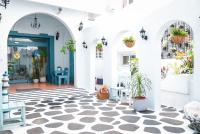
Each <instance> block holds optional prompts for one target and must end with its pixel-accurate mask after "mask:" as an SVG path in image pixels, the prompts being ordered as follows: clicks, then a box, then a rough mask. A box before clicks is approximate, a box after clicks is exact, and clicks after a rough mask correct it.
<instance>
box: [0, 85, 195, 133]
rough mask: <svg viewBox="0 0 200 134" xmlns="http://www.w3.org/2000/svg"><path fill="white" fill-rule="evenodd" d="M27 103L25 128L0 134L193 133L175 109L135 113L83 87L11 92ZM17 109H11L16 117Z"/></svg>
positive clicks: (181, 114) (164, 108)
mask: <svg viewBox="0 0 200 134" xmlns="http://www.w3.org/2000/svg"><path fill="white" fill-rule="evenodd" d="M10 100H14V101H15V100H17V101H25V102H26V112H27V113H26V118H27V120H26V127H13V128H12V129H10V130H5V131H1V132H0V134H146V133H147V134H151V133H152V134H161V133H162V134H172V133H184V134H192V133H193V131H192V130H190V129H189V128H188V127H187V125H188V123H189V122H188V121H187V120H185V119H184V118H183V113H182V112H181V111H177V110H176V109H175V108H172V107H166V106H162V107H161V110H160V111H157V112H154V111H151V110H147V111H144V112H135V111H134V110H133V109H132V108H130V107H129V106H127V105H122V104H120V103H119V102H115V101H110V100H107V101H102V100H97V99H96V97H95V95H94V94H90V93H88V92H87V91H86V90H84V89H57V90H44V91H30V92H19V93H14V94H10ZM19 114H20V111H14V112H13V113H12V116H17V115H19Z"/></svg>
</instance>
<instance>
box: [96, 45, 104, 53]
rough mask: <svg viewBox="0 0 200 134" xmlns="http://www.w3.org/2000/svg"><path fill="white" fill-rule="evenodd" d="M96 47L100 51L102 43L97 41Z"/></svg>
mask: <svg viewBox="0 0 200 134" xmlns="http://www.w3.org/2000/svg"><path fill="white" fill-rule="evenodd" d="M96 49H98V50H100V51H101V50H102V49H103V44H102V43H97V45H96Z"/></svg>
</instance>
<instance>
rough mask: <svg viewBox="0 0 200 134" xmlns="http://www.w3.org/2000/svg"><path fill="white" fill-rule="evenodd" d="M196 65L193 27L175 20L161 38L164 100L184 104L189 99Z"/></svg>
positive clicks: (171, 103) (176, 104)
mask: <svg viewBox="0 0 200 134" xmlns="http://www.w3.org/2000/svg"><path fill="white" fill-rule="evenodd" d="M193 65H194V58H193V31H192V29H191V27H190V26H189V25H188V24H186V23H185V22H183V21H174V22H171V24H169V25H168V26H167V28H166V29H165V31H164V33H163V36H162V38H161V104H164V105H167V106H173V107H177V108H183V106H184V104H185V103H187V102H188V101H189V97H190V89H191V88H192V87H191V84H190V83H191V79H192V75H193V69H194V67H193Z"/></svg>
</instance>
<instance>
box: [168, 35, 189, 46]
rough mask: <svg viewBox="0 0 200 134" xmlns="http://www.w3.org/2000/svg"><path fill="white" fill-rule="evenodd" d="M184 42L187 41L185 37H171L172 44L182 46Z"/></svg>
mask: <svg viewBox="0 0 200 134" xmlns="http://www.w3.org/2000/svg"><path fill="white" fill-rule="evenodd" d="M186 41H187V37H185V36H178V35H176V36H172V37H171V42H172V43H174V44H182V43H184V42H186Z"/></svg>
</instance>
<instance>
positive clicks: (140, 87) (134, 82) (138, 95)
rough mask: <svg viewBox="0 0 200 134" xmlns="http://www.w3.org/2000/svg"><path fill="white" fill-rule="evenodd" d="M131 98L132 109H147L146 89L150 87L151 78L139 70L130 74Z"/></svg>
mask: <svg viewBox="0 0 200 134" xmlns="http://www.w3.org/2000/svg"><path fill="white" fill-rule="evenodd" d="M130 84H131V99H132V101H133V109H134V110H136V111H144V110H147V109H148V104H149V103H148V99H147V98H146V91H147V90H150V89H151V80H150V79H149V78H147V77H146V76H145V75H143V74H142V73H140V72H137V73H135V74H134V75H133V76H131V83H130Z"/></svg>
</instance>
